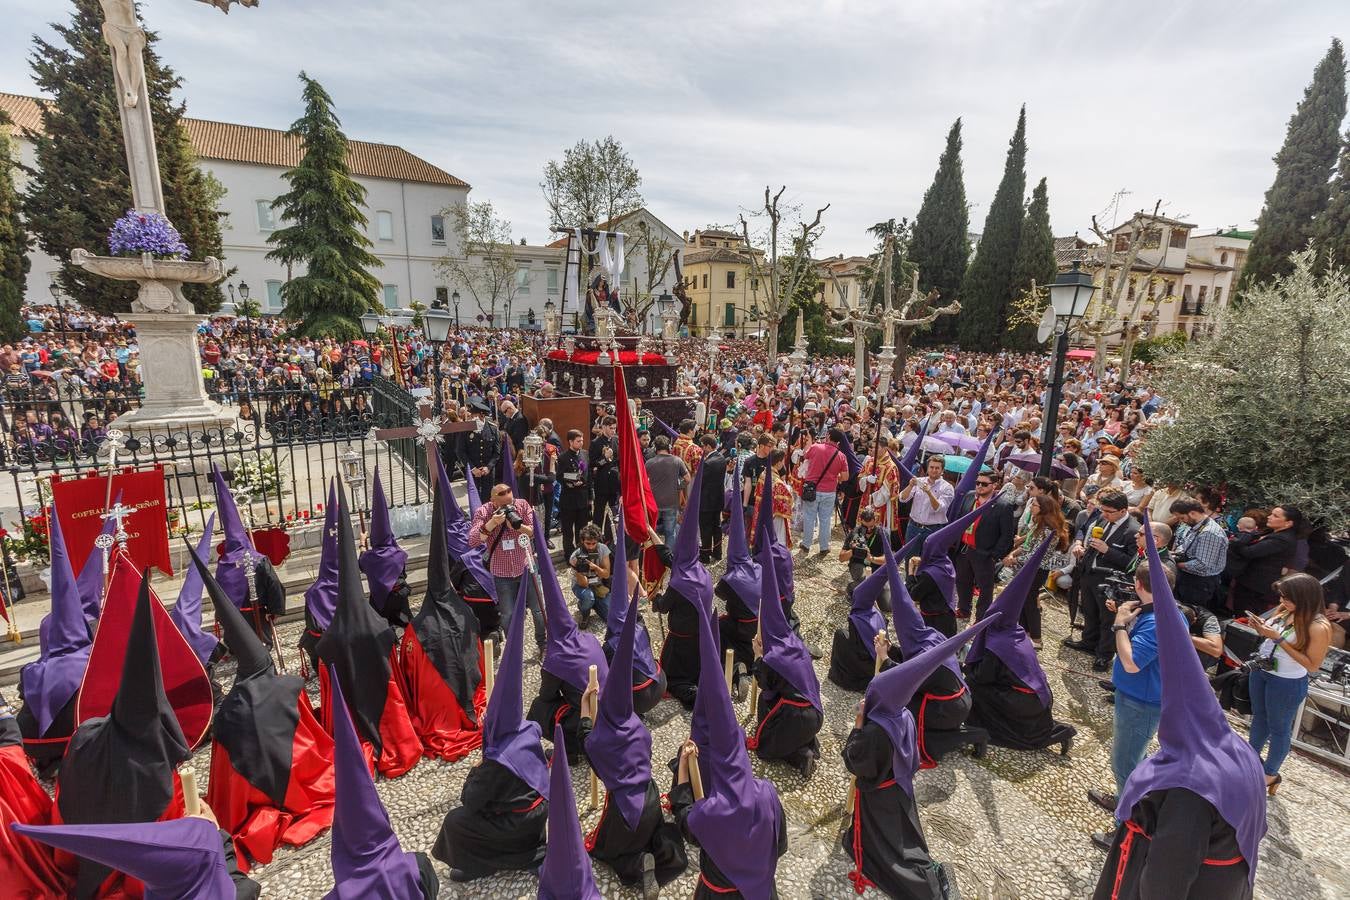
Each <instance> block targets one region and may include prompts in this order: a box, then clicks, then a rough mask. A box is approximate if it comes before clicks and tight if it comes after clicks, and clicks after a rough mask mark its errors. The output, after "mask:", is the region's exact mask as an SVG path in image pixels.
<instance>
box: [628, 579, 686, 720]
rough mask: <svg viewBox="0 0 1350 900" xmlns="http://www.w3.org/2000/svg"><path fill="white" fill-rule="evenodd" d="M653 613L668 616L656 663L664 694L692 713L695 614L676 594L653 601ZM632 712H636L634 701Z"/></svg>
mask: <svg viewBox="0 0 1350 900" xmlns="http://www.w3.org/2000/svg"><path fill="white" fill-rule="evenodd" d="M652 609H653V610H655V611H656V612H658V613H662V614H664V615H666V616H668V618H667V620H666V641H665V643H664V644H662V645H661V658H660V660H658V662H659V664H660V666H661V671H662V672H664V673H665V676H666V691H668V692H669V693H670V696H672V697H674V698H675V699H676V700H678V701H680V703H682V704H684V707H685V709H693V708H694V698H695V697H696V696H698V673H699V668H698V666H699V660H698V656H699V654H698V610H696V609H695V608H694V606H693V604H691V603H690V602H689V601H688V600H686V599H684V597H682V596H681V595H680V594H678V593H677V592H675V591H666V592H665V593H664V594H662V595H660V596H659V597H654V598H653V599H652ZM633 709H634V711H636V710H637V698H634V704H633Z"/></svg>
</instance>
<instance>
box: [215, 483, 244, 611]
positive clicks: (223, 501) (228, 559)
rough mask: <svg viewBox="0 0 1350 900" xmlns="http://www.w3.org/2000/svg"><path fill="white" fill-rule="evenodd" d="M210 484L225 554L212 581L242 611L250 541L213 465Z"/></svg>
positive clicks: (223, 553)
mask: <svg viewBox="0 0 1350 900" xmlns="http://www.w3.org/2000/svg"><path fill="white" fill-rule="evenodd" d="M211 484H212V485H213V486H214V487H215V490H216V508H217V509H218V510H220V524H221V527H222V528H224V529H225V550H224V552H222V553H221V554H220V561H219V562H217V563H216V581H219V582H220V586H221V587H223V588H224V589H225V593H226V595H227V596H228V597H229V598H230V600H231V601H233V603H234V605H235V606H237V607H239V608H240V609H243V608H244V606H245V605H247V604H248V571H247V569H245V567H244V560H245V559H246V558H247V557H248V555H249V554H251V553H252V552H253V540H252V538H250V537H249V534H248V531H247V530H246V529H245V528H244V520H243V519H242V518H241V517H240V515H239V507H238V506H236V505H235V502H234V495H233V494H231V493H230V488H229V486H228V485H226V484H225V477H224V476H223V475H221V474H220V469H218V468H217V467H216V464H215V463H212V464H211Z"/></svg>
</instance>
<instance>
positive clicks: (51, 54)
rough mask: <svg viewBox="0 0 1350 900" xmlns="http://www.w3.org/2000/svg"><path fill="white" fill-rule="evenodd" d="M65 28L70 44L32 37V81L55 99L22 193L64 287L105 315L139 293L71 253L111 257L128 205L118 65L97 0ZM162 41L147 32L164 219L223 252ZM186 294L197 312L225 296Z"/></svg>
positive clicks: (80, 2)
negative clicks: (162, 56) (88, 268)
mask: <svg viewBox="0 0 1350 900" xmlns="http://www.w3.org/2000/svg"><path fill="white" fill-rule="evenodd" d="M73 2H74V6H75V11H74V14H73V15H72V17H71V21H70V23H69V24H66V25H53V26H52V27H53V28H54V29H55V30H56V33H57V34H58V35H60V36H61V38H62V39H63V40H64V42H65V45H66V46H57V45H55V44H52V43H48V42H47V41H45V40H43V39H42V38H34V39H33V46H34V50H33V55H32V58H31V60H30V63H31V65H32V67H33V76H34V80H35V81H36V82H37V85H38V87H39V88H41V89H42V91H43V93H44V94H46V95H47V96H48V97H50V98H51V102H50V103H44V104H43V108H42V130H41V133H39V134H37V135H35V137H34V146H35V150H36V156H37V167H36V168H37V170H38V171H37V172H36V174H35V175H34V177H33V179H32V181H31V182H30V183H29V185H28V188H27V191H26V193H25V195H24V199H23V206H24V215H25V217H26V218H27V220H28V223H29V228H30V230H31V231H32V232H33V234H34V235H35V236H36V237H37V242H38V246H39V247H41V248H42V250H43V251H44V252H45V253H47V254H48V255H50V256H52V257H54V258H55V259H57V260H60V261H61V270H60V272H59V274H58V275H57V281H58V283H59V284H60V285H61V287H62V289H63V290H64V291H65V292H66V293H67V294H68V295H69V296H71V297H74V298H75V299H76V300H78V301H79V302H80V303H81V304H82V305H84V306H87V307H89V308H91V309H94V310H97V311H98V312H103V313H122V312H126V311H127V310H128V309H129V308H130V306H131V300H132V298H133V297H134V296H135V294H136V286H135V285H134V284H132V283H130V282H124V281H113V280H111V279H108V278H103V277H100V276H98V275H91V274H89V273H88V272H85V271H84V270H83V269H79V268H76V267H75V266H73V265H71V264H70V261H69V260H70V251H71V250H73V249H75V248H76V247H83V248H84V249H86V250H88V251H90V252H91V253H107V252H108V243H107V239H108V230H109V229H110V228H111V227H112V224H113V222H114V221H116V220H117V218H118V217H119V216H121V215H122V214H123V213H124V212H126V211H127V209H128V208H129V207H130V206H131V179H130V177H129V176H128V175H127V159H126V151H125V150H124V149H123V144H122V124H121V120H120V118H119V114H118V109H117V97H116V88H115V82H114V80H113V71H112V61H111V58H110V56H109V53H108V46H107V44H105V43H104V42H103V34H102V30H101V29H102V22H103V16H102V14H101V12H100V10H99V2H98V0H73ZM156 41H157V38H156V36H155V34H154V33H153V32H146V48H145V79H146V85H147V88H148V92H149V96H150V110H151V115H152V117H153V119H154V123H155V144H156V148H157V151H158V154H159V173H160V180H161V182H162V184H163V186H164V204H165V206H166V207H167V208H166V209H165V211H164V212H165V215H167V216H168V218H169V221H171V222H172V223H173V224H174V227H176V228H177V229H178V231H179V233H180V234H182V236H183V240H184V241H185V242H186V243H187V246H188V251H189V254H190V258H191V259H204V258H205V257H207V256H216V257H219V256H221V255H222V254H221V235H220V214H219V213H218V212H217V210H216V204H215V201H216V200H217V199H218V195H217V194H216V193H214V192H213V190H212V186H211V179H210V177H209V176H208V175H206V174H205V173H204V172H202V170H201V169H199V168H198V167H197V165H196V162H195V159H194V156H193V153H192V149H191V147H190V145H189V143H188V138H187V133H186V132H185V131H184V129H183V126H182V121H181V120H182V116H183V109H184V107H183V104H181V103H178V102H175V101H174V99H173V92H174V91H175V90H177V89H178V88H179V86H180V81H179V79H178V77H177V76H176V75H174V73H173V70H172V69H170V68H169V67H168V66H166V65H164V64H163V63H162V62H160V60H159V58H158V57H157V56H156V55H155V43H156ZM184 294H185V295H186V296H187V298H188V299H189V300H190V301H191V302H192V304H193V306H194V307H195V308H196V309H197V311H198V312H214V311H215V310H216V309H218V308H219V307H220V304H221V302H222V301H223V299H224V297H223V295H222V294H221V292H220V287H219V286H218V285H199V284H190V285H185V286H184Z"/></svg>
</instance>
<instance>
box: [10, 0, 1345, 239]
mask: <svg viewBox="0 0 1350 900" xmlns="http://www.w3.org/2000/svg"><path fill="white" fill-rule="evenodd" d="M5 5H6V7H7V10H6V23H7V25H8V26H10V27H7V28H6V29H5V30H4V33H3V35H0V89H3V90H10V91H16V92H32V91H33V90H34V87H33V85H32V81H31V74H30V72H29V69H28V66H27V62H26V57H27V55H28V52H29V49H30V46H31V38H30V36H31V35H32V34H34V33H38V34H42V35H44V36H49V37H50V35H51V32H50V29H49V28H48V27H47V24H46V23H47V22H49V21H50V20H52V19H53V18H58V17H59V18H65V17H66V16H67V15H68V9H69V7H68V5H67V4H65V3H57V2H52V0H5ZM143 6H144V13H145V16H146V18H147V21H148V24H149V26H150V27H151V28H152V29H154V30H156V31H158V32H159V34H160V37H161V40H160V44H159V52H160V54H161V55H162V56H163V58H164V59H165V60H166V61H167V62H169V63H170V64H171V65H172V66H174V68H175V69H176V70H177V71H178V73H179V74H180V75H181V76H182V77H183V80H184V96H185V98H186V100H187V102H188V109H189V112H190V113H191V114H192V115H195V116H198V117H201V118H213V119H223V120H228V121H239V122H248V123H252V124H260V125H268V126H272V127H282V128H284V127H286V126H287V125H289V123H290V122H291V121H292V119H294V118H295V116H296V114H297V113H298V111H299V94H298V85H297V82H296V80H295V75H296V73H297V72H298V71H299V70H300V69H302V68H303V69H305V70H307V71H308V72H309V73H310V74H311V75H313V76H315V77H317V78H318V79H319V80H320V81H322V82H323V84H324V86H325V87H326V88H327V89H328V90H329V92H330V93H331V94H332V95H333V97H334V99H335V100H336V102H337V104H338V107H339V114H340V115H341V116H342V119H343V123H344V126H345V128H346V130H347V132H348V134H349V135H351V136H352V137H359V138H362V139H365V140H375V141H384V142H388V143H396V144H400V145H402V146H404V147H406V148H408V149H409V150H411V151H413V152H414V153H417V154H419V155H421V156H424V157H426V158H427V159H429V160H430V161H432V162H434V163H436V164H437V165H439V166H441V167H442V168H445V169H447V170H448V171H450V172H453V173H454V174H455V175H457V176H459V177H461V178H464V179H465V180H467V181H469V182H470V183H471V184H472V185H473V186H474V191H475V195H476V196H477V197H480V198H483V197H486V198H491V199H492V200H493V201H494V202H496V203H497V205H498V206H499V207H500V208H501V210H502V211H503V212H504V213H505V214H506V215H507V216H508V217H509V218H510V219H511V220H512V221H513V222H514V223H515V230H516V232H517V234H518V235H520V236H525V237H528V238H529V239H530V240H531V241H538V240H541V239H543V238H544V237H546V231H545V226H546V224H547V221H546V215H545V210H544V205H543V201H542V199H541V198H540V195H539V189H538V182H539V173H540V170H541V169H542V167H543V164H544V162H545V161H546V160H547V159H549V158H550V157H556V156H559V155H560V154H561V152H562V150H563V149H564V148H565V147H567V146H570V145H571V144H572V143H574V142H575V141H577V140H578V139H581V138H590V137H599V136H603V135H605V134H610V133H612V134H614V135H615V136H616V137H618V138H619V139H620V140H621V141H623V143H624V144H625V146H626V147H627V148H628V150H629V152H630V153H631V154H632V156H633V157H634V159H635V160H636V161H637V163H638V165H639V167H640V168H641V170H642V173H643V176H644V186H643V189H644V192H645V193H646V195H647V198H648V201H649V205H650V206H651V207H652V209H653V210H654V211H655V212H656V213H657V214H658V215H660V216H661V217H662V218H663V219H665V220H666V221H667V222H669V223H670V224H671V225H672V226H673V227H675V228H677V229H683V228H690V229H692V228H696V227H702V226H704V225H707V224H709V223H729V222H732V221H734V219H735V217H736V214H737V212H738V210H739V209H740V208H741V207H745V206H754V205H756V203H757V200H758V198H759V197H760V195H761V194H762V192H763V188H764V185H765V184H766V183H769V184H772V185H774V187H775V189H776V188H777V186H778V185H780V184H787V185H788V187H789V195H791V196H792V197H793V198H794V200H795V201H796V202H798V203H800V204H801V205H802V206H803V207H812V208H814V207H815V206H820V205H824V204H825V203H827V202H828V203H830V204H832V205H831V208H830V211H829V212H828V213H827V214H826V219H825V221H826V224H827V231H826V236H825V239H824V242H823V245H822V248H821V249H822V251H824V252H831V253H833V252H842V253H854V252H863V251H865V250H866V249H867V248H868V243H869V239H868V237H867V236H866V235H865V234H864V233H863V230H864V229H865V228H866V227H867V226H869V225H871V224H872V223H873V222H876V221H878V220H880V219H885V218H889V217H891V216H910V217H911V218H912V217H913V215H914V214H915V212H916V211H917V209H918V205H919V202H920V200H921V199H922V196H923V192H924V190H925V189H926V188H927V186H928V183H929V181H930V180H931V178H932V175H933V170H934V168H935V167H936V164H937V157H938V154H939V153H940V152H941V150H942V147H943V142H944V139H945V136H946V133H947V129H948V127H949V126H950V124H951V122H952V120H954V119H955V118H956V117H958V116H960V117H962V119H963V121H964V124H965V128H964V137H965V151H964V154H963V158H964V163H965V173H966V190H967V195H968V198H969V200H970V202H971V203H972V204H973V209H972V213H971V221H972V228H973V229H975V230H979V228H980V227H981V225H982V223H983V220H984V215H985V213H986V211H987V209H988V203H989V201H990V198H991V197H992V195H993V192H994V189H995V188H996V186H997V184H998V180H999V178H1000V177H1001V175H1002V170H1003V158H1004V154H1005V152H1006V150H1007V142H1008V139H1009V137H1010V136H1011V133H1012V129H1013V125H1014V123H1015V121H1016V117H1017V109H1018V107H1019V106H1020V105H1021V104H1022V103H1026V104H1027V112H1028V135H1027V139H1028V145H1029V155H1028V164H1027V178H1028V189H1030V187H1031V186H1032V185H1033V184H1034V183H1035V181H1036V180H1037V179H1039V178H1040V177H1041V176H1042V175H1045V176H1048V177H1049V184H1050V199H1051V211H1052V215H1053V217H1054V223H1055V228H1056V231H1057V232H1060V233H1065V232H1070V231H1073V230H1083V231H1086V228H1087V225H1088V222H1089V219H1090V217H1091V215H1092V214H1093V213H1096V212H1100V211H1101V210H1102V209H1104V208H1105V207H1106V206H1107V205H1108V204H1109V203H1110V201H1111V198H1112V195H1113V194H1114V193H1115V192H1116V191H1118V190H1121V189H1126V190H1129V191H1131V192H1132V193H1131V194H1130V195H1129V196H1128V197H1127V198H1126V199H1125V201H1124V203H1125V206H1126V207H1127V208H1128V207H1131V206H1133V207H1139V206H1145V205H1148V206H1151V205H1152V203H1153V201H1154V200H1156V199H1158V198H1160V197H1161V198H1163V199H1164V200H1165V201H1167V202H1168V203H1169V204H1170V205H1169V207H1168V208H1169V209H1170V210H1171V211H1172V212H1174V213H1177V214H1182V213H1184V214H1186V215H1188V216H1190V219H1191V221H1194V222H1197V223H1198V224H1200V225H1202V226H1206V227H1212V226H1222V225H1229V224H1235V223H1237V224H1241V223H1245V222H1248V221H1250V220H1251V219H1253V218H1254V217H1255V216H1256V214H1257V213H1258V212H1259V210H1260V206H1261V201H1262V196H1263V193H1264V191H1265V189H1266V188H1267V187H1268V186H1269V183H1270V179H1271V176H1272V173H1273V165H1272V163H1271V162H1270V157H1271V156H1272V155H1273V154H1274V153H1275V151H1276V150H1277V149H1278V148H1279V144H1280V142H1281V141H1282V140H1283V137H1284V125H1285V122H1286V121H1287V119H1288V117H1289V115H1290V114H1291V113H1292V111H1293V109H1294V105H1295V104H1296V103H1297V101H1298V100H1299V98H1300V97H1301V96H1302V91H1303V88H1304V86H1305V85H1306V84H1307V82H1308V80H1309V79H1310V77H1311V74H1312V70H1313V67H1314V66H1315V65H1316V63H1317V61H1318V59H1320V57H1321V56H1322V54H1323V53H1325V51H1326V47H1327V45H1328V43H1329V42H1330V38H1331V35H1332V33H1333V29H1334V28H1336V27H1338V26H1341V25H1343V24H1344V22H1345V21H1346V20H1345V19H1344V18H1343V15H1342V13H1343V5H1342V4H1341V3H1340V2H1338V0H1327V2H1309V3H1300V4H1290V3H1273V2H1254V3H1244V4H1229V5H1216V4H1212V3H1209V4H1198V3H1181V2H1168V0H1138V2H1135V3H1133V4H1107V3H1092V2H1083V0H1079V2H1070V0H1032V2H1023V3H1020V4H1010V3H1006V2H1001V0H969V2H962V3H933V2H922V0H920V2H905V3H896V2H884V0H869V2H849V0H830V2H826V3H824V4H822V3H819V2H810V0H780V2H759V3H728V2H725V0H723V2H721V3H706V2H701V0H689V2H686V3H684V4H680V5H678V6H669V5H661V6H656V5H652V4H631V5H624V4H591V5H577V4H563V5H558V4H541V3H531V2H527V0H498V2H491V3H478V4H465V3H457V4H450V3H429V2H425V0H383V2H371V0H262V4H261V6H260V7H259V8H257V9H239V8H236V9H235V11H234V12H233V13H231V14H230V15H229V16H222V15H221V14H220V13H218V12H216V11H214V10H213V9H211V8H209V7H208V6H206V5H204V4H200V3H195V2H189V0H147V2H145V3H144V4H143Z"/></svg>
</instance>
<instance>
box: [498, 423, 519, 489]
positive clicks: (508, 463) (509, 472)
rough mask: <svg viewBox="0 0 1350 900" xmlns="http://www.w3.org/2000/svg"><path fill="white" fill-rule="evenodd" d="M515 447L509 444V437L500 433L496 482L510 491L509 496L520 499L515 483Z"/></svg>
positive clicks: (517, 483)
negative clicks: (499, 452)
mask: <svg viewBox="0 0 1350 900" xmlns="http://www.w3.org/2000/svg"><path fill="white" fill-rule="evenodd" d="M515 450H516V448H515V445H514V444H512V443H511V435H509V434H507V433H506V432H502V455H501V457H500V458H499V459H498V460H497V466H498V474H499V475H500V476H501V477H500V478H498V479H497V480H498V481H500V482H501V483H502V484H504V485H506V486H507V487H509V488H510V489H511V496H513V497H520V496H522V495H521V493H520V483H519V482H518V481H516V453H515Z"/></svg>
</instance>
